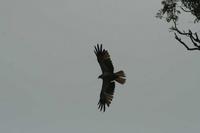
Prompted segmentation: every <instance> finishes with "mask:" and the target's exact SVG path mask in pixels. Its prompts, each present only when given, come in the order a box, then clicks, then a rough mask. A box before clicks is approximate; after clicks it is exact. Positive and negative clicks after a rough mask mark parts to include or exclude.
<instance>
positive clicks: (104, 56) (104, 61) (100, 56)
mask: <svg viewBox="0 0 200 133" xmlns="http://www.w3.org/2000/svg"><path fill="white" fill-rule="evenodd" d="M94 48H95V50H94V53H95V54H96V56H97V60H98V62H99V65H100V67H101V70H102V73H105V72H110V73H113V71H114V67H113V64H112V61H111V59H110V55H109V53H108V51H107V50H105V49H103V48H102V44H101V45H100V46H99V44H97V46H95V47H94Z"/></svg>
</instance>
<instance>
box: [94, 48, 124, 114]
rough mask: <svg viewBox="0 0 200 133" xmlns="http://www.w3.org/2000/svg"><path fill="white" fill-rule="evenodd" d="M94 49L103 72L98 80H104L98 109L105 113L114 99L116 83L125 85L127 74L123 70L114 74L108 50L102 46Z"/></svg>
mask: <svg viewBox="0 0 200 133" xmlns="http://www.w3.org/2000/svg"><path fill="white" fill-rule="evenodd" d="M94 48H95V50H94V53H95V54H96V56H97V60H98V62H99V65H100V67H101V70H102V74H101V75H100V76H99V77H98V78H101V79H102V80H103V84H102V89H101V93H100V99H99V102H98V106H99V107H98V109H100V111H103V112H105V109H106V105H107V106H108V107H109V105H110V103H111V101H112V99H113V95H114V90H115V81H117V82H118V83H120V84H124V83H125V81H126V79H125V73H124V71H122V70H120V71H118V72H116V73H114V67H113V64H112V61H111V59H110V55H109V53H108V51H107V50H105V49H103V48H102V44H101V45H99V44H97V46H95V47H94Z"/></svg>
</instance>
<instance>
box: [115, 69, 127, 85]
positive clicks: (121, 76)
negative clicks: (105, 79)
mask: <svg viewBox="0 0 200 133" xmlns="http://www.w3.org/2000/svg"><path fill="white" fill-rule="evenodd" d="M115 75H116V78H115V80H116V81H117V82H118V83H120V84H124V83H125V82H126V79H125V78H124V77H126V75H125V73H124V71H122V70H121V71H119V72H116V73H115Z"/></svg>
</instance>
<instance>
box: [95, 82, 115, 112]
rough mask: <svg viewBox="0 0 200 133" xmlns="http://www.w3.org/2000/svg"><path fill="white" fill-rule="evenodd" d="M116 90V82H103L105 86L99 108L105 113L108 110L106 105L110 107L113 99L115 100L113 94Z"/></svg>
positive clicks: (103, 86)
mask: <svg viewBox="0 0 200 133" xmlns="http://www.w3.org/2000/svg"><path fill="white" fill-rule="evenodd" d="M114 90H115V82H111V81H107V80H103V85H102V89H101V94H100V100H99V103H98V105H99V107H98V109H100V111H102V110H103V112H105V110H106V105H107V106H108V107H109V105H110V103H111V101H112V99H113V94H114Z"/></svg>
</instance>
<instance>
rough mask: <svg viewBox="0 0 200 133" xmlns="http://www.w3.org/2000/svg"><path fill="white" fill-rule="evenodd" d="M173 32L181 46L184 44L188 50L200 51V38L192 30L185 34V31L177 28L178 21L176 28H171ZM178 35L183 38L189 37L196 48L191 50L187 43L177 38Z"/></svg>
mask: <svg viewBox="0 0 200 133" xmlns="http://www.w3.org/2000/svg"><path fill="white" fill-rule="evenodd" d="M170 29H171V30H172V31H174V35H175V39H176V40H177V41H179V42H180V43H181V44H183V46H184V47H185V48H186V49H187V50H190V51H192V50H199V51H200V40H199V37H198V35H197V33H196V32H195V33H193V32H192V31H191V30H190V29H189V30H188V32H185V31H180V30H179V29H178V27H177V24H176V21H174V26H172V27H171V28H170ZM176 33H178V34H179V35H182V36H186V37H189V38H190V40H191V42H192V44H193V45H194V48H190V47H189V46H188V45H187V44H186V43H185V42H183V41H182V40H181V38H180V37H178V36H177V34H176Z"/></svg>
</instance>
